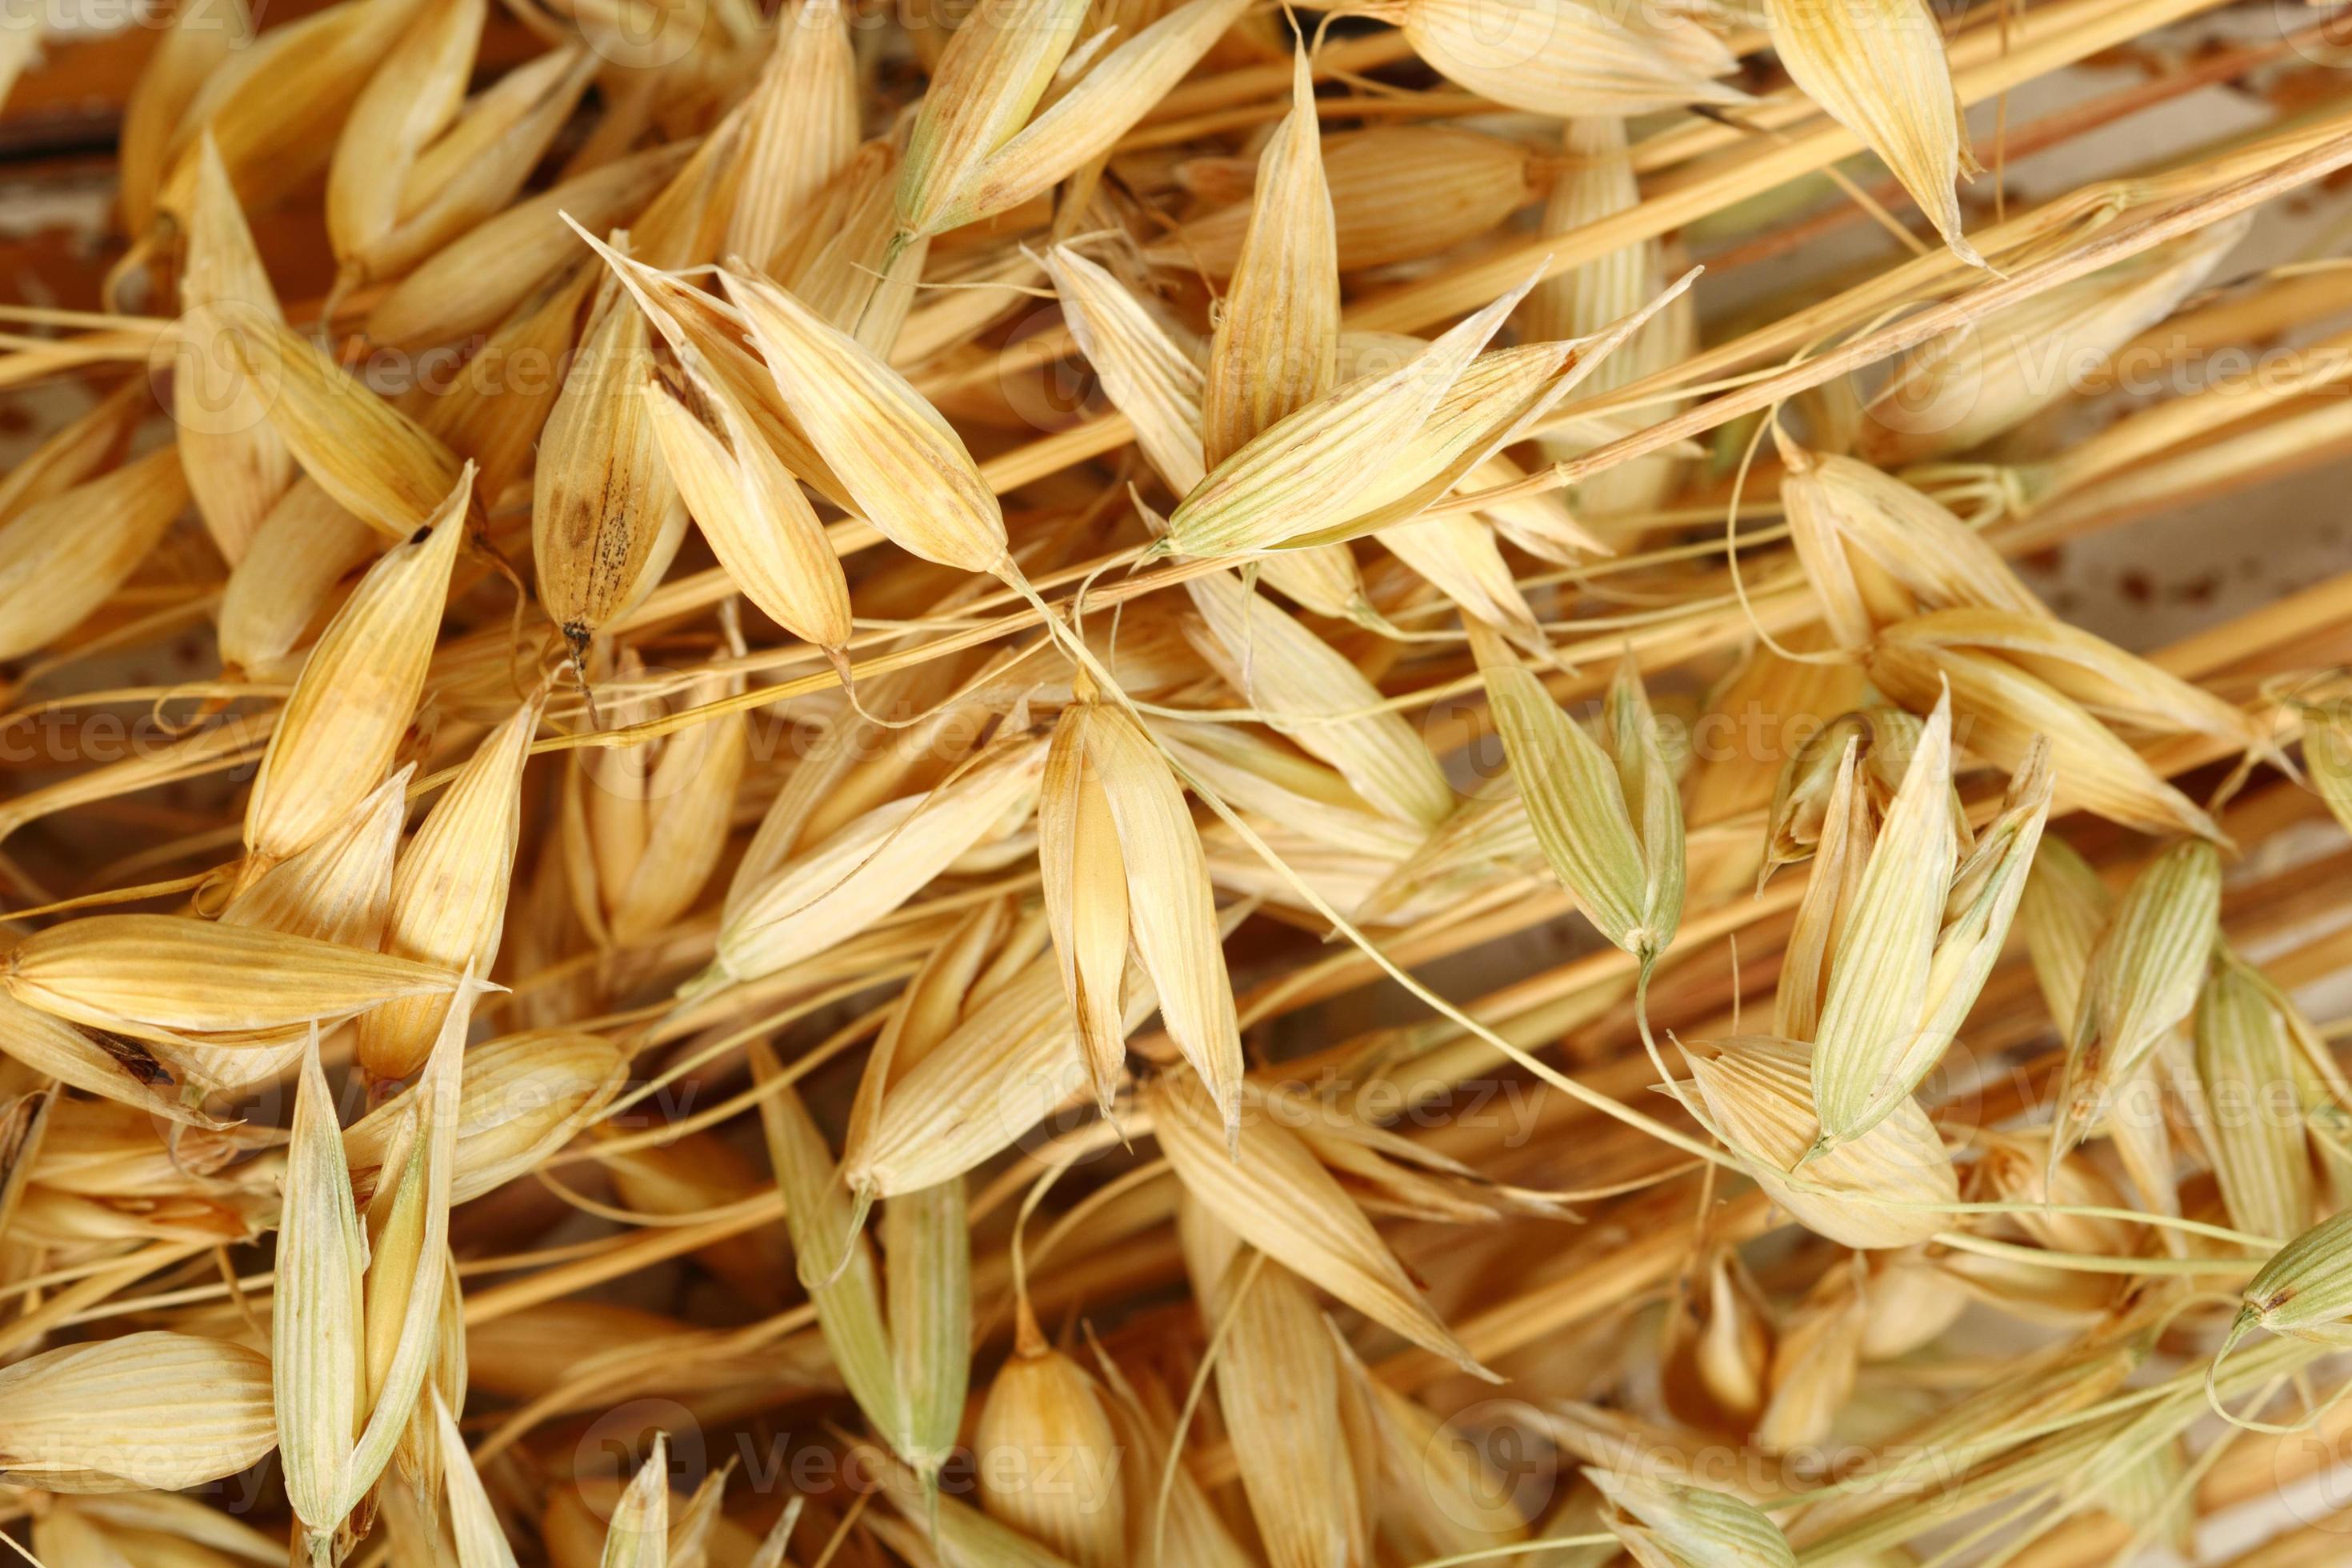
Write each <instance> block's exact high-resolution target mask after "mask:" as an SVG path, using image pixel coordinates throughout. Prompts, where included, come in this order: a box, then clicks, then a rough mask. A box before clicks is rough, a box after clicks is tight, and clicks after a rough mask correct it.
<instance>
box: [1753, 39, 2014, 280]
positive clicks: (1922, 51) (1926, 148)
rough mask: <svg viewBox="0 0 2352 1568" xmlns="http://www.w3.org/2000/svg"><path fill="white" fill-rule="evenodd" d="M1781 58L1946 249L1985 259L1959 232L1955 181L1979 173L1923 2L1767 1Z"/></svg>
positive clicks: (1978, 262)
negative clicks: (1875, 159) (1905, 195)
mask: <svg viewBox="0 0 2352 1568" xmlns="http://www.w3.org/2000/svg"><path fill="white" fill-rule="evenodd" d="M1765 11H1766V17H1767V19H1768V21H1769V24H1770V27H1771V34H1772V46H1773V47H1774V48H1775V49H1777V50H1778V51H1779V52H1780V63H1781V64H1782V65H1784V66H1786V67H1787V68H1788V69H1789V74H1790V76H1791V77H1793V78H1795V79H1796V82H1797V86H1798V87H1800V88H1801V89H1803V90H1804V93H1805V96H1806V97H1808V98H1810V99H1811V100H1813V101H1814V102H1815V103H1817V104H1819V105H1820V106H1821V108H1822V112H1824V113H1826V114H1827V115H1829V117H1830V118H1831V119H1832V120H1834V121H1837V122H1838V123H1839V124H1841V125H1843V126H1844V127H1845V128H1846V129H1847V130H1849V131H1851V132H1853V133H1854V135H1855V136H1856V137H1857V138H1859V139H1860V140H1861V142H1862V143H1863V144H1864V146H1866V147H1868V148H1869V149H1870V150H1871V151H1872V152H1874V153H1877V154H1878V155H1879V157H1880V158H1881V159H1883V160H1884V161H1885V164H1886V168H1887V172H1888V173H1889V174H1893V175H1894V176H1895V178H1896V179H1897V180H1899V181H1901V182H1902V184H1903V188H1904V189H1905V190H1906V191H1908V192H1910V193H1911V199H1912V200H1914V201H1916V202H1917V203H1918V204H1919V210H1920V211H1921V212H1923V213H1925V214H1926V215H1927V221H1928V222H1929V223H1931V224H1933V225H1935V226H1936V232H1937V234H1940V235H1942V236H1943V237H1944V243H1945V244H1946V245H1948V246H1949V247H1951V250H1952V254H1953V255H1955V256H1957V257H1958V258H1960V259H1961V260H1963V261H1965V262H1967V263H1969V265H1970V266H1972V267H1981V266H1983V265H1984V258H1982V257H1980V256H1979V255H1978V254H1977V253H1976V250H1975V248H1974V247H1971V246H1970V245H1969V242H1968V240H1967V238H1966V237H1965V236H1963V234H1962V233H1961V226H1962V219H1961V216H1960V202H1959V197H1958V195H1956V194H1955V193H1954V191H1953V184H1954V183H1955V182H1956V181H1958V180H1960V179H1962V178H1972V177H1974V176H1975V175H1976V174H1979V173H1981V172H1982V171H1981V170H1980V169H1979V167H1978V164H1977V161H1976V154H1975V152H1974V150H1973V149H1972V148H1971V147H1970V146H1969V141H1968V130H1967V127H1966V126H1964V125H1962V124H1961V123H1960V114H1959V100H1958V99H1957V98H1956V97H1955V96H1954V95H1953V92H1952V72H1951V68H1950V66H1949V65H1948V63H1947V62H1946V60H1945V58H1944V35H1943V30H1942V29H1941V28H1940V27H1939V26H1937V22H1936V16H1935V14H1934V13H1933V12H1931V11H1930V10H1929V9H1928V8H1927V5H1925V4H1923V3H1922V0H1769V4H1768V5H1767V6H1766V8H1765Z"/></svg>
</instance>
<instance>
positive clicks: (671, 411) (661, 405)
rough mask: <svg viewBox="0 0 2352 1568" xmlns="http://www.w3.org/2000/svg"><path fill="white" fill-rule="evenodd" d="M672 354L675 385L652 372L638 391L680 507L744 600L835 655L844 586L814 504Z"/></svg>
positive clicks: (724, 402)
mask: <svg viewBox="0 0 2352 1568" xmlns="http://www.w3.org/2000/svg"><path fill="white" fill-rule="evenodd" d="M679 357H680V360H681V366H680V369H681V373H682V378H683V379H682V383H681V384H676V385H673V384H671V383H670V382H669V381H668V380H667V378H664V377H659V376H656V378H655V379H653V380H652V381H650V382H649V383H648V384H646V388H645V390H644V393H643V395H644V397H645V398H646V404H647V406H648V410H649V413H650V416H651V418H652V421H653V426H654V434H655V437H656V440H657V442H658V444H659V446H660V447H661V453H662V459H663V462H664V463H665V465H666V466H667V468H668V471H669V475H670V478H671V479H672V480H673V481H674V482H675V483H676V484H677V489H678V493H679V495H680V496H682V497H683V498H684V500H685V502H686V509H687V510H688V513H689V514H691V515H692V517H693V518H694V521H695V522H696V523H697V524H698V526H699V527H700V528H701V530H702V536H703V538H704V539H706V540H708V541H709V543H710V548H711V550H712V552H714V553H715V554H717V555H718V557H719V560H720V562H721V563H723V564H724V565H725V566H726V568H727V571H728V574H729V575H730V577H732V578H733V579H734V581H735V584H736V585H737V586H738V587H740V588H741V589H742V590H743V596H744V597H745V598H747V599H749V600H751V603H752V604H754V605H758V606H759V608H760V610H761V612H762V613H763V614H765V615H766V616H769V618H771V619H772V620H773V621H775V622H776V624H777V625H779V626H782V627H783V628H784V629H785V630H786V631H789V632H791V633H792V634H793V636H795V637H803V638H805V639H806V640H808V641H810V642H813V643H814V644H816V645H817V646H818V647H822V648H825V649H828V650H830V651H832V652H834V653H835V654H836V655H838V653H839V651H840V649H841V647H842V646H843V645H844V644H845V643H846V642H848V640H849V616H850V606H849V584H848V580H847V579H846V578H845V576H844V575H843V574H842V570H841V563H840V562H839V560H838V559H837V558H836V557H835V554H834V551H833V545H832V543H831V542H830V541H828V540H827V539H826V537H825V533H824V526H823V525H822V524H821V523H819V522H818V521H817V518H816V512H815V510H814V509H813V508H812V507H811V506H810V505H809V503H808V498H807V497H805V496H803V494H802V493H801V489H800V486H799V484H798V483H796V482H795V481H794V480H793V476H792V475H791V473H789V472H788V471H787V470H786V469H785V468H784V466H783V464H782V461H781V460H779V459H778V458H777V456H776V454H775V450H774V448H772V447H770V446H769V445H768V444H767V443H766V442H765V441H764V440H762V439H761V437H760V435H759V433H758V432H757V430H755V429H754V428H753V426H752V424H751V416H750V415H749V414H748V413H747V412H746V411H745V410H743V409H742V408H741V406H740V405H738V404H737V403H736V402H735V400H734V399H733V397H732V396H731V395H730V394H729V393H728V391H727V388H726V387H725V385H724V384H721V383H720V382H719V381H718V380H717V379H716V378H715V377H713V376H711V375H709V374H708V373H706V372H705V371H703V370H702V369H701V367H700V365H699V363H698V362H699V358H700V356H699V355H698V354H696V353H694V352H693V351H692V350H691V349H688V350H685V351H683V352H682V353H680V356H679Z"/></svg>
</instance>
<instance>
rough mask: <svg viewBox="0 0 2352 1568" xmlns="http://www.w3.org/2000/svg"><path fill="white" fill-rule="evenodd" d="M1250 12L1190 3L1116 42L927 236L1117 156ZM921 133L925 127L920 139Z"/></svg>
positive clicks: (963, 187) (962, 187)
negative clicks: (1115, 148)
mask: <svg viewBox="0 0 2352 1568" xmlns="http://www.w3.org/2000/svg"><path fill="white" fill-rule="evenodd" d="M1244 9H1246V5H1245V4H1244V0H1184V3H1183V4H1181V5H1176V6H1175V7H1173V8H1172V9H1171V10H1169V11H1168V12H1167V13H1166V14H1165V15H1164V16H1160V17H1159V18H1158V19H1157V20H1156V21H1153V22H1152V23H1151V24H1150V26H1146V27H1143V28H1141V29H1140V30H1139V31H1138V32H1136V33H1135V34H1134V36H1133V37H1129V38H1128V39H1126V40H1125V41H1124V42H1114V43H1113V45H1112V47H1110V50H1109V52H1108V54H1105V55H1104V56H1103V57H1102V58H1099V59H1097V61H1095V62H1094V63H1093V64H1092V65H1090V66H1089V67H1088V68H1087V71H1086V74H1085V75H1083V76H1081V77H1080V78H1079V79H1077V81H1076V84H1075V85H1073V86H1071V87H1069V88H1068V89H1066V90H1065V91H1064V92H1063V93H1062V94H1061V96H1060V97H1058V98H1057V99H1055V101H1054V102H1053V103H1052V104H1051V105H1050V106H1048V107H1047V108H1046V109H1045V111H1044V112H1043V113H1041V114H1039V115H1038V116H1037V118H1036V119H1034V121H1030V122H1029V123H1028V124H1027V125H1025V126H1024V127H1023V128H1022V129H1021V130H1020V131H1019V132H1015V133H1014V134H1013V136H1011V137H1009V138H1008V139H1006V140H1005V141H1004V142H1003V143H1002V144H1001V145H999V146H998V147H997V148H996V149H995V150H994V151H993V152H992V153H989V155H988V156H987V158H986V159H985V160H983V161H982V163H981V164H980V166H979V167H978V168H976V169H974V170H973V171H972V172H971V175H970V177H969V178H968V179H966V180H964V181H962V182H961V183H960V184H959V186H958V188H957V190H956V194H955V195H954V197H953V199H952V200H951V201H950V203H949V204H948V205H947V208H946V210H945V211H943V212H940V213H939V214H938V215H937V216H934V217H932V218H931V219H930V220H929V222H928V223H927V224H925V225H924V226H923V227H924V229H925V230H926V231H936V230H940V229H948V228H957V227H961V226H963V225H965V224H968V223H977V222H979V221H980V220H982V219H983V218H989V217H993V216H996V215H997V214H999V213H1002V212H1004V211H1006V210H1007V209H1009V208H1013V207H1017V206H1019V205H1021V204H1022V203H1024V202H1026V201H1029V200H1031V199H1033V198H1034V197H1036V196H1039V195H1044V194H1045V192H1046V191H1047V190H1049V189H1051V188H1052V187H1053V186H1054V185H1055V184H1059V183H1060V182H1061V181H1062V180H1064V179H1065V178H1066V177H1068V176H1069V175H1070V174H1073V173H1074V172H1076V170H1077V169H1078V168H1079V167H1080V166H1081V165H1083V164H1085V163H1089V162H1090V161H1092V160H1094V159H1096V158H1097V157H1099V156H1101V155H1102V154H1104V153H1108V152H1109V151H1110V149H1111V147H1112V145H1113V144H1114V143H1115V142H1118V140H1119V138H1120V137H1121V136H1123V135H1125V134H1126V132H1127V131H1128V130H1129V127H1131V126H1132V125H1133V124H1134V123H1135V122H1136V121H1138V120H1139V119H1141V118H1142V117H1143V114H1144V113H1145V111H1146V110H1147V109H1148V108H1149V106H1150V105H1151V104H1153V103H1155V102H1157V101H1158V100H1159V99H1160V96H1161V95H1162V94H1163V93H1165V92H1166V91H1167V90H1168V89H1170V88H1171V87H1173V86H1175V85H1176V83H1177V82H1178V81H1179V80H1180V79H1181V78H1182V77H1183V76H1184V74H1185V73H1186V72H1187V71H1189V70H1191V69H1192V67H1193V65H1194V64H1195V63H1197V62H1198V61H1199V59H1200V58H1201V57H1202V55H1203V54H1205V53H1207V52H1208V50H1209V48H1210V47H1211V46H1213V44H1215V43H1216V41H1217V39H1218V38H1219V37H1222V36H1223V33H1224V32H1225V29H1226V28H1228V27H1230V26H1233V25H1234V22H1235V21H1236V20H1238V19H1239V18H1240V16H1241V15H1242V13H1243V11H1244ZM942 68H943V69H944V62H943V63H942ZM933 90H934V92H936V91H937V90H938V89H937V88H936V87H935V88H934V89H933ZM925 101H926V104H927V105H928V103H929V100H928V99H927V100H925ZM921 130H922V128H921V124H920V121H918V124H917V129H916V132H915V134H916V135H917V136H919V135H920V134H921ZM910 146H911V142H910ZM902 211H903V207H902ZM902 221H903V220H902Z"/></svg>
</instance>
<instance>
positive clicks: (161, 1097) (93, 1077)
mask: <svg viewBox="0 0 2352 1568" xmlns="http://www.w3.org/2000/svg"><path fill="white" fill-rule="evenodd" d="M0 1054H5V1056H7V1057H8V1058H10V1059H12V1060H14V1061H16V1062H17V1063H19V1064H21V1065H22V1066H23V1067H25V1068H27V1069H29V1070H30V1071H32V1072H33V1073H35V1074H37V1075H38V1076H39V1077H41V1078H45V1079H57V1080H58V1082H60V1083H63V1084H65V1085H67V1086H68V1087H70V1088H73V1089H80V1090H82V1091H83V1092H85V1093H88V1094H94V1095H97V1096H99V1097H100V1099H102V1100H111V1101H113V1102H114V1103H116V1104H118V1105H125V1106H129V1107H130V1108H131V1109H132V1110H142V1111H145V1112H147V1113H149V1114H151V1115H153V1116H158V1117H161V1118H163V1119H164V1120H165V1121H179V1122H184V1123H186V1124H188V1125H189V1126H194V1127H202V1126H205V1125H207V1123H208V1122H209V1120H210V1119H209V1118H207V1117H206V1116H205V1114H204V1113H203V1112H202V1111H200V1110H194V1109H192V1108H191V1107H188V1106H185V1105H183V1104H181V1103H180V1101H179V1100H176V1099H174V1098H173V1095H172V1092H171V1091H172V1089H173V1082H172V1079H171V1075H170V1072H169V1071H168V1070H167V1069H166V1068H164V1066H163V1063H162V1062H160V1061H158V1060H156V1059H155V1058H154V1057H153V1056H152V1054H151V1053H149V1052H146V1051H143V1050H142V1049H140V1048H139V1047H137V1046H135V1045H131V1044H130V1043H128V1042H121V1041H116V1040H113V1039H107V1040H106V1041H105V1043H104V1044H101V1043H100V1040H99V1039H98V1038H94V1037H91V1036H90V1035H89V1034H86V1033H84V1032H83V1031H82V1030H80V1029H78V1028H76V1027H74V1026H72V1025H70V1024H68V1023H66V1022H65V1021H64V1020H62V1019H59V1018H55V1017H52V1016H49V1015H48V1014H47V1013H43V1012H39V1011H37V1010H36V1009H34V1008H31V1007H28V1006H26V1005H24V1004H23V1003H21V1002H18V1001H16V999H15V998H13V997H9V996H0Z"/></svg>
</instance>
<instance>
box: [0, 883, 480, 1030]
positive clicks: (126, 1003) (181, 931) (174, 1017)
mask: <svg viewBox="0 0 2352 1568" xmlns="http://www.w3.org/2000/svg"><path fill="white" fill-rule="evenodd" d="M264 976H267V977H268V983H267V984H261V981H262V977H264ZM456 983H457V977H456V976H455V975H453V974H452V973H450V972H448V971H447V970H444V969H439V968H436V967H435V966H434V965H431V964H426V963H413V962H411V961H410V960H407V959H404V958H395V957H393V956H391V955H390V954H386V953H377V952H360V951H358V950H357V949H354V948H347V947H337V946H335V945H334V944H333V943H331V942H313V941H311V940H310V938H308V937H299V936H289V935H287V934H286V933H284V932H282V931H266V930H261V929H258V928H254V927H246V926H231V925H222V924H216V923H215V922H212V921H198V920H190V919H187V918H184V917H183V916H178V915H114V914H98V915H87V916H84V917H83V918H81V919H79V920H76V921H68V922H66V923H65V924H62V925H57V926H52V927H50V928H49V929H48V930H47V931H37V932H35V933H34V934H33V935H31V936H29V937H26V938H25V939H24V940H23V941H22V942H19V943H18V944H17V945H16V947H14V948H13V949H11V950H10V951H9V952H7V953H5V955H0V984H5V985H6V987H7V990H8V994H10V995H12V996H14V997H16V1000H18V1001H19V1002H22V1003H24V1004H25V1005H26V1006H29V1007H37V1008H39V1009H40V1010H41V1011H43V1012H45V1013H53V1014H55V1015H56V1016H58V1017H61V1018H70V1019H72V1020H74V1021H76V1022H78V1023H82V1024H87V1025H89V1026H91V1027H93V1028H99V1029H113V1030H120V1031H122V1032H124V1033H128V1034H131V1035H133V1036H136V1037H146V1038H161V1039H163V1040H165V1041H166V1042H169V1041H171V1040H173V1039H174V1038H175V1037H179V1036H183V1035H188V1034H195V1035H216V1036H224V1037H236V1036H239V1035H254V1036H264V1037H266V1036H267V1035H268V1034H269V1033H270V1032H271V1031H276V1030H281V1029H288V1028H292V1027H296V1026H300V1025H303V1024H308V1023H314V1022H315V1023H321V1024H325V1023H332V1022H336V1021H338V1020H341V1019H343V1018H348V1017H351V1016H353V1015H355V1014H358V1013H361V1012H363V1011H365V1010H366V1009H368V1008H370V1007H374V1006H378V1005H382V1004H383V1003H385V1002H389V1001H393V1000H394V999H396V998H399V997H403V996H425V995H433V994H439V993H443V992H446V991H448V990H450V989H452V988H453V987H454V986H455V984H456ZM224 1043H234V1041H233V1039H232V1040H226V1041H224Z"/></svg>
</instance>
